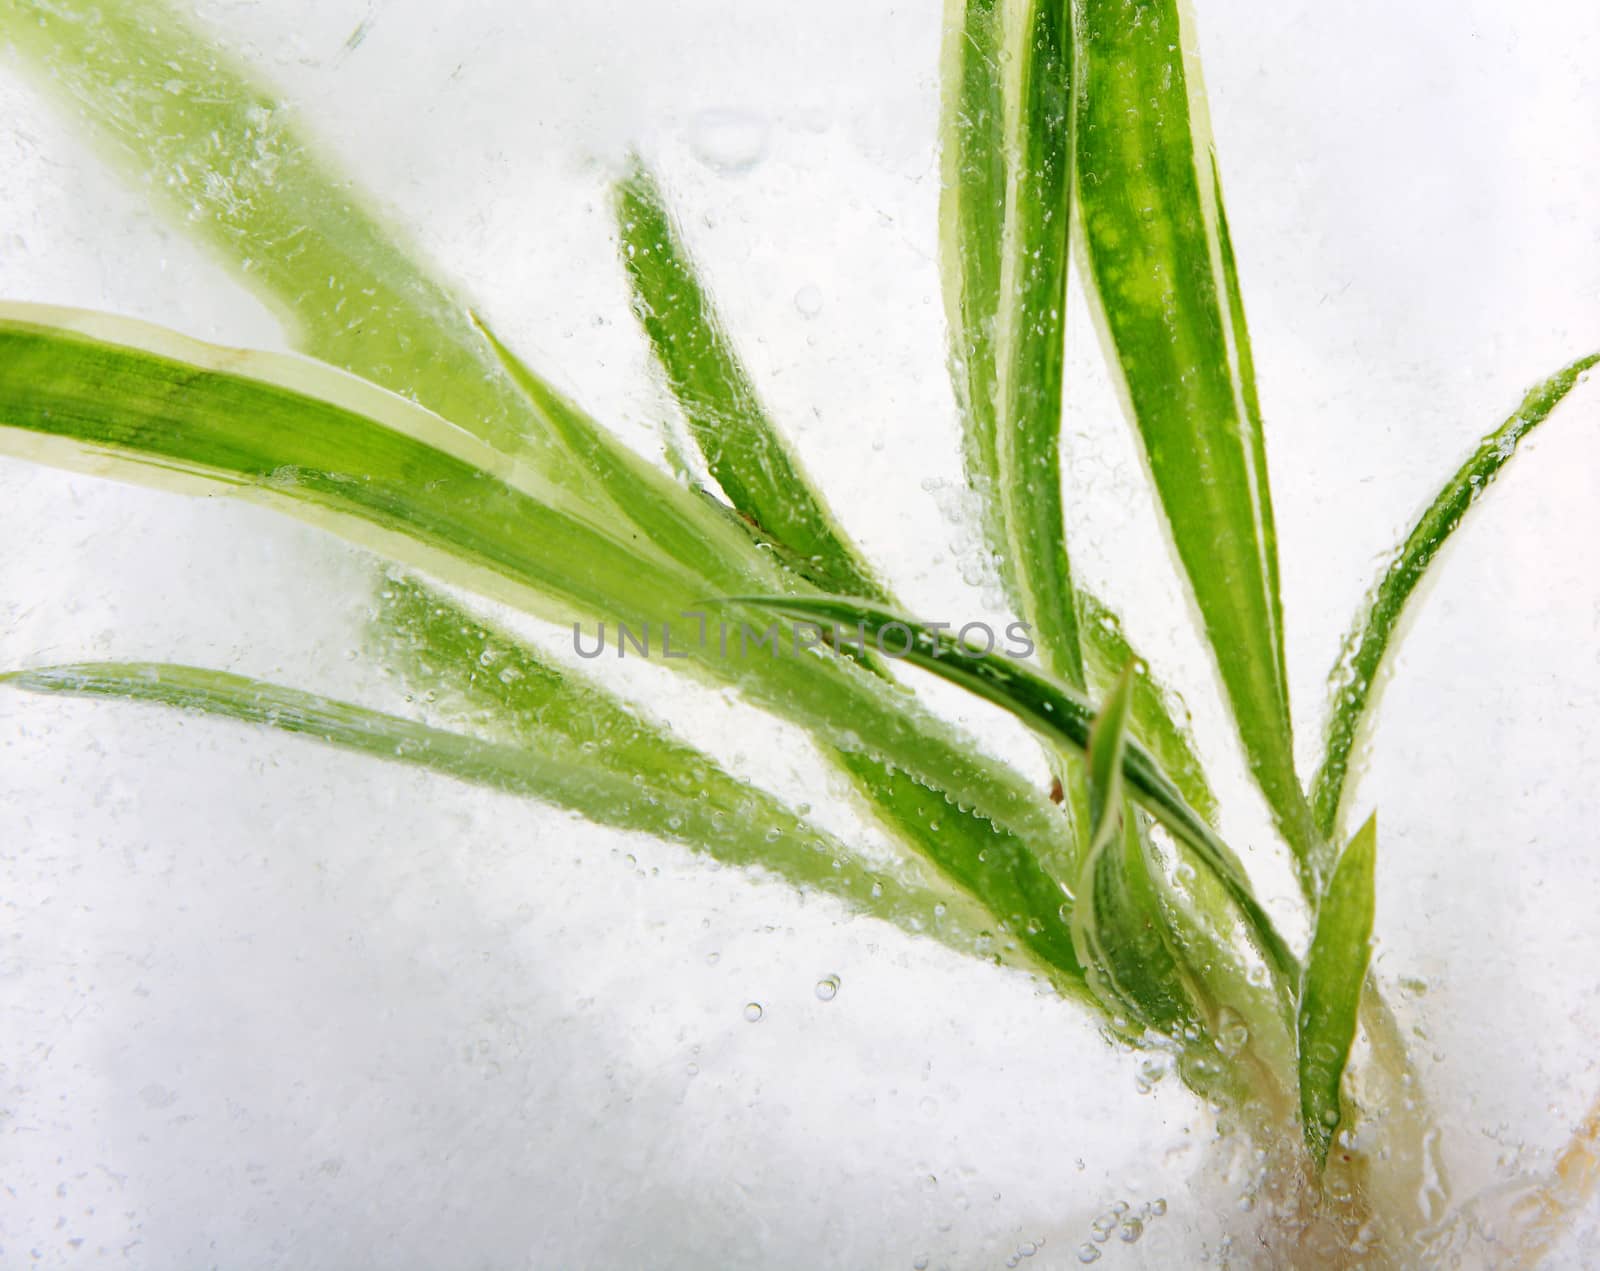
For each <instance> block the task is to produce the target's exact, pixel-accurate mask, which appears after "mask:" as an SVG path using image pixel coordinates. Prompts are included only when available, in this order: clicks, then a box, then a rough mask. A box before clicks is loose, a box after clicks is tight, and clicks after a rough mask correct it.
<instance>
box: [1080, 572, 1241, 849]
mask: <svg viewBox="0 0 1600 1271" xmlns="http://www.w3.org/2000/svg"><path fill="white" fill-rule="evenodd" d="M1078 611H1079V614H1080V615H1081V621H1080V625H1079V628H1078V629H1079V631H1080V633H1081V634H1082V637H1083V652H1084V660H1085V663H1086V669H1087V671H1088V680H1089V688H1090V689H1091V690H1092V691H1094V692H1096V693H1109V692H1110V691H1111V690H1112V688H1113V687H1114V686H1115V685H1116V683H1117V681H1118V677H1119V676H1120V675H1121V674H1122V672H1123V670H1124V668H1126V667H1127V666H1128V665H1129V664H1130V663H1131V664H1133V666H1134V672H1133V700H1132V704H1131V707H1130V710H1131V715H1130V718H1129V728H1130V730H1131V731H1132V734H1133V736H1135V737H1137V738H1138V739H1139V741H1140V742H1141V743H1143V745H1144V747H1145V749H1146V750H1148V751H1149V752H1150V753H1151V754H1152V755H1154V756H1155V758H1156V761H1157V762H1158V763H1159V764H1160V765H1161V767H1162V770H1163V771H1165V772H1166V773H1167V775H1168V776H1170V777H1171V778H1172V781H1173V784H1174V785H1176V786H1177V787H1178V789H1179V790H1181V791H1182V792H1183V797H1184V798H1185V799H1187V800H1188V801H1189V806H1190V807H1192V808H1194V809H1195V811H1197V812H1199V813H1200V815H1201V816H1202V817H1204V818H1205V820H1206V821H1207V822H1208V823H1209V824H1211V825H1213V826H1215V825H1216V823H1217V800H1216V796H1214V795H1213V794H1212V793H1211V787H1210V786H1209V785H1208V784H1207V783H1206V774H1205V769H1204V768H1203V767H1201V765H1200V758H1199V756H1198V755H1197V754H1196V753H1195V749H1194V740H1193V738H1191V737H1190V736H1189V731H1188V729H1187V728H1186V727H1185V726H1184V725H1183V724H1181V723H1179V722H1178V721H1179V719H1180V718H1184V717H1185V711H1184V706H1183V703H1182V702H1181V701H1179V700H1178V699H1177V698H1176V697H1175V696H1174V695H1173V694H1172V693H1170V692H1169V691H1168V690H1167V689H1166V688H1165V687H1163V685H1162V684H1161V683H1160V682H1159V681H1158V680H1156V679H1155V677H1154V676H1153V675H1152V674H1151V672H1150V668H1149V666H1148V665H1147V664H1146V663H1145V661H1144V659H1143V658H1141V657H1140V656H1139V655H1138V654H1137V653H1136V652H1135V651H1134V649H1133V646H1132V645H1130V644H1129V643H1128V640H1127V637H1126V636H1125V635H1124V634H1123V632H1122V624H1121V622H1120V621H1118V619H1117V616H1116V614H1115V613H1113V612H1112V611H1111V610H1110V609H1109V608H1108V607H1107V606H1106V605H1105V604H1104V603H1103V602H1101V601H1099V600H1097V599H1095V597H1094V596H1093V595H1091V594H1090V593H1089V592H1087V591H1085V590H1083V588H1081V587H1080V588H1079V589H1078Z"/></svg>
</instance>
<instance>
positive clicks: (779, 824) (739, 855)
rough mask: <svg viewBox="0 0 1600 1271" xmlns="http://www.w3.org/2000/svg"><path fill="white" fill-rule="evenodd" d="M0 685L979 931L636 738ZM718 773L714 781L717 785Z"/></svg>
mask: <svg viewBox="0 0 1600 1271" xmlns="http://www.w3.org/2000/svg"><path fill="white" fill-rule="evenodd" d="M0 685H7V686H9V687H12V688H18V689H24V690H28V691H31V692H36V693H51V694H61V695H65V696H72V697H91V698H115V699H121V700H125V701H134V702H146V703H154V704H159V705H162V706H167V707H174V708H177V709H181V710H189V711H196V712H200V713H203V714H207V715H213V716H218V717H221V718H226V719H233V720H239V721H242V722H245V723H250V724H258V725H265V726H267V727H270V728H275V729H278V730H279V731H282V732H287V733H293V734H297V735H301V736H305V737H311V738H314V739H316V740H318V741H322V742H325V743H327V744H329V745H333V746H337V747H339V748H341V749H344V750H352V751H356V752H358V753H361V754H366V755H372V756H375V757H377V758H380V759H386V760H391V761H395V762H399V763H405V764H410V765H413V766H415V767H419V768H425V769H428V770H430V771H434V772H439V773H443V774H445V775H447V776H451V777H455V778H457V779H459V780H462V781H467V782H471V783H473V784H477V785H484V786H488V787H490V788H492V789H495V790H502V791H505V792H507V793H510V794H516V795H522V796H525V797H529V798H534V799H539V800H542V801H544V802H547V803H552V804H555V805H556V806H558V807H562V808H565V809H567V810H568V811H571V812H575V813H577V814H578V815H580V816H582V817H584V818H585V819H587V820H590V821H593V822H595V823H596V824H598V825H606V826H611V827H614V828H617V829H624V830H634V831H637V832H640V833H644V834H650V835H653V836H655V837H657V838H663V839H669V840H672V841H675V842H679V843H683V844H686V845H687V846H689V847H690V848H693V849H694V850H696V851H703V852H705V853H707V854H708V855H709V856H711V857H713V858H714V859H716V860H718V861H720V862H722V863H723V864H727V865H733V866H739V867H752V866H753V867H759V868H761V869H765V870H767V871H769V872H771V873H772V874H775V875H777V876H778V877H780V878H783V879H785V880H786V881H788V882H789V883H792V884H793V885H794V886H796V887H798V888H800V889H801V890H803V891H816V892H823V893H826V894H829V895H832V896H836V897H838V898H840V899H842V900H844V901H845V902H847V903H848V904H849V905H850V906H851V908H853V909H855V910H857V911H858V912H861V913H867V914H871V915H872V916H874V917H878V918H882V919H884V920H886V921H889V922H893V923H895V924H896V925H898V926H901V927H904V928H906V929H908V930H912V931H916V932H918V933H926V934H930V935H933V936H935V937H936V938H939V939H941V940H943V941H944V942H946V943H948V944H950V945H951V946H952V947H954V948H957V949H959V950H960V951H961V952H964V953H968V954H973V953H976V952H977V951H978V950H979V949H980V948H982V949H985V950H987V949H989V948H990V947H991V946H990V943H989V942H983V943H981V944H980V941H979V938H978V933H977V932H976V931H974V930H972V929H970V928H967V927H964V926H963V925H962V923H961V921H960V919H959V918H957V917H954V916H952V915H951V913H950V908H949V906H950V901H951V899H952V898H951V896H950V894H949V893H948V892H946V891H944V890H943V889H932V890H930V889H928V888H927V887H925V886H923V885H922V884H920V883H918V882H916V881H907V880H905V879H901V878H896V877H894V876H892V875H890V874H888V873H886V872H884V871H879V870H872V869H868V868H865V867H863V866H862V865H860V864H859V863H858V862H857V861H856V860H854V859H853V856H852V853H851V852H850V851H849V849H848V848H846V847H845V846H844V845H843V844H842V843H840V842H838V841H837V840H835V839H832V838H830V837H829V836H828V835H826V834H825V833H823V832H822V831H820V830H817V829H816V828H815V827H813V826H810V825H808V824H806V823H805V822H804V821H802V820H801V819H799V818H798V817H796V816H795V815H794V814H793V813H791V812H789V811H788V810H787V809H785V808H784V807H782V806H781V805H780V804H778V803H777V802H775V801H774V800H772V799H771V798H769V797H768V796H766V795H763V794H761V793H760V792H758V791H756V790H753V789H750V788H749V787H744V786H741V785H739V783H737V782H732V781H731V779H728V778H725V777H724V778H723V781H724V782H725V783H726V787H725V790H724V793H727V792H730V791H731V790H732V789H733V788H736V790H737V792H736V793H735V794H734V797H733V798H732V800H731V802H730V801H727V800H725V799H722V798H706V797H704V792H703V789H702V784H701V782H699V781H697V780H684V777H685V776H686V775H687V772H686V771H685V769H684V765H685V764H686V763H691V762H692V763H693V765H694V767H695V768H696V769H699V770H701V771H706V772H708V771H712V770H714V769H715V765H714V764H713V763H712V761H711V760H710V759H709V758H707V757H706V756H703V755H698V756H697V755H694V752H692V751H689V750H688V749H687V748H686V747H683V746H682V745H681V743H673V744H672V746H671V748H670V749H667V750H658V749H656V748H655V746H654V743H653V741H650V740H646V739H645V738H644V737H643V736H642V734H640V733H638V732H635V733H634V735H633V737H632V749H633V754H634V756H635V759H636V760H642V762H636V763H633V764H629V765H620V766H619V765H617V764H613V763H606V762H599V761H597V760H596V758H595V755H594V749H593V747H592V746H586V745H585V744H584V739H583V738H582V737H581V736H580V735H577V734H575V733H573V732H571V731H569V726H570V725H572V724H574V723H577V722H579V721H577V720H576V719H575V718H572V717H567V718H564V719H563V720H561V721H560V722H556V721H554V720H553V721H552V722H551V725H550V726H549V728H548V729H541V731H540V734H539V736H540V744H537V745H535V744H531V743H530V741H529V740H528V739H527V738H524V740H523V741H522V742H521V744H517V745H508V744H505V743H503V742H496V741H489V740H484V739H482V738H479V737H474V736H470V735H465V734H462V733H457V732H452V731H450V730H447V729H441V728H433V727H429V726H428V725H426V724H421V723H418V722H416V721H414V720H409V719H402V718H400V717H398V716H394V715H388V714H384V713H382V712H379V711H373V710H369V709H366V708H364V707H360V706H355V705H352V704H350V703H348V702H340V701H336V700H333V699H331V698H327V697H321V696H318V695H316V694H313V693H305V692H301V691H299V690H296V689H291V688H285V687H283V686H280V685H276V684H272V683H268V682H266V681H263V680H257V679H251V678H248V677H246V676H241V675H233V674H229V673H227V672H223V671H212V670H205V669H202V668H198V667H191V666H176V665H171V664H165V663H151V662H89V663H79V664H74V665H67V666H53V667H45V668H41V669H38V670H30V671H20V672H13V673H10V674H7V675H0ZM721 775H722V774H720V773H719V776H721Z"/></svg>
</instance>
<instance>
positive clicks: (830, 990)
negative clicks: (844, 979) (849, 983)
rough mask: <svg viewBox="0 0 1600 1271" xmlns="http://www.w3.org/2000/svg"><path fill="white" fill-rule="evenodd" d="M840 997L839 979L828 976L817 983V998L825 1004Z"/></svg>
mask: <svg viewBox="0 0 1600 1271" xmlns="http://www.w3.org/2000/svg"><path fill="white" fill-rule="evenodd" d="M838 995H839V977H838V976H837V975H826V976H823V978H822V979H820V980H818V981H817V998H818V999H819V1000H820V1001H823V1002H831V1001H833V999H834V998H835V997H837V996H838Z"/></svg>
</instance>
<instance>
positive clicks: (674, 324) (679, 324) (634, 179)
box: [616, 159, 882, 595]
mask: <svg viewBox="0 0 1600 1271" xmlns="http://www.w3.org/2000/svg"><path fill="white" fill-rule="evenodd" d="M616 197H617V232H618V237H619V239H620V242H621V244H622V260H623V264H624V266H625V267H626V269H627V272H628V278H629V280H630V282H631V283H632V285H633V296H634V309H635V312H636V313H637V314H638V315H639V321H640V323H641V325H642V326H643V327H644V330H645V333H646V335H647V336H648V337H649V340H650V347H651V348H652V349H653V350H654V352H655V355H656V358H657V360H658V361H659V362H660V363H661V366H662V369H663V370H664V371H665V372H666V376H667V381H668V383H669V384H670V385H671V386H672V392H673V396H674V397H675V398H676V399H677V402H678V405H679V407H680V408H681V409H682V411H683V413H684V416H685V418H686V419H687V421H688V424H689V431H690V433H691V434H692V435H693V437H694V439H695V443H696V445H697V446H698V447H699V449H700V453H701V454H702V455H703V456H704V457H705V461H706V466H707V467H708V468H709V469H710V471H711V475H712V476H713V477H715V478H716V481H717V484H718V485H719V486H721V487H722V490H723V492H724V493H725V494H726V495H727V496H728V499H729V501H730V502H731V503H732V504H733V506H734V507H735V508H736V509H737V510H738V511H739V513H740V514H742V515H743V516H746V517H748V518H749V519H750V520H751V521H752V522H753V523H754V524H755V526H756V527H757V528H758V529H759V530H760V531H762V532H763V533H766V534H769V535H771V536H772V537H773V538H774V539H776V540H777V541H778V542H780V543H782V544H783V545H784V546H785V547H786V548H787V549H788V550H789V551H790V552H791V553H793V555H794V557H795V558H796V559H797V560H798V561H799V562H801V563H802V567H803V568H804V569H805V571H806V576H807V577H808V578H810V579H811V580H812V581H813V582H815V583H816V584H817V585H818V586H820V587H822V588H823V589H824V590H826V591H843V592H845V593H847V594H850V595H856V594H866V595H879V594H881V590H882V589H881V585H880V584H879V583H878V582H877V581H876V579H875V578H874V577H873V574H872V571H871V570H870V569H869V568H868V567H867V565H866V563H865V562H864V561H863V560H862V558H861V554H860V552H859V551H858V550H857V549H856V548H855V546H854V545H853V544H852V543H851V542H850V541H849V539H848V538H847V537H846V536H845V533H844V531H843V530H842V529H841V528H840V527H839V525H838V524H837V522H836V521H835V519H834V517H833V514H832V513H831V512H830V511H829V510H828V506H827V504H826V502H825V501H824V500H823V498H822V495H821V494H820V493H819V492H818V491H817V490H816V488H815V487H814V486H813V485H812V484H811V482H810V481H809V480H808V479H807V477H806V475H805V472H804V470H803V468H802V467H801V465H800V462H799V460H798V459H797V458H796V457H795V456H794V455H793V454H792V453H791V452H790V448H789V445H788V443H787V442H786V441H785V440H784V438H783V435H782V434H781V433H780V432H779V431H778V430H777V428H776V427H775V426H774V425H773V423H772V421H771V419H770V418H768V416H767V413H766V411H765V409H764V408H763V407H762V405H761V402H760V400H759V398H758V397H757V395H756V390H755V386H754V385H753V384H752V383H751V382H750V377H749V375H748V374H747V373H746V371H745V369H744V365H743V363H742V362H741V361H740V359H739V356H738V354H737V353H736V352H735V351H734V348H733V343H732V341H731V340H730V339H729V337H728V333H727V331H726V330H725V329H724V328H723V325H722V320H721V318H720V317H719V316H718V314H717V311H716V307H715V305H714V304H713V303H712V300H711V297H710V295H709V294H708V293H707V292H706V290H705V289H704V288H703V287H702V286H701V283H700V278H699V275H698V273H697V272H696V270H695V267H694V264H693V262H692V261H691V260H690V258H689V254H688V250H687V249H686V248H685V247H684V244H683V242H682V239H681V237H680V235H679V233H678V229H677V227H676V226H675V225H674V224H673V222H672V216H671V214H670V213H669V212H668V210H667V205H666V200H665V199H664V197H663V196H662V193H661V189H660V187H659V186H658V185H657V183H656V180H655V177H654V176H653V175H652V174H651V173H650V171H649V170H648V169H647V168H646V167H645V166H644V165H643V164H642V163H641V162H639V161H638V160H637V159H635V160H634V161H633V165H632V167H631V169H630V170H629V172H628V174H627V176H626V177H624V178H623V180H622V181H620V182H619V183H618V184H617V188H616Z"/></svg>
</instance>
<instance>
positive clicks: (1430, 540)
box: [1311, 353, 1600, 838]
mask: <svg viewBox="0 0 1600 1271" xmlns="http://www.w3.org/2000/svg"><path fill="white" fill-rule="evenodd" d="M1596 365H1600V353H1591V354H1588V355H1586V356H1584V357H1580V358H1578V359H1576V360H1575V361H1572V362H1569V363H1568V364H1567V365H1566V366H1564V367H1562V368H1561V369H1560V370H1559V371H1557V372H1556V373H1555V374H1554V375H1551V376H1549V377H1548V378H1547V379H1544V380H1541V381H1540V382H1539V383H1537V384H1535V385H1534V386H1533V387H1532V388H1530V389H1529V390H1528V391H1527V393H1526V394H1525V395H1524V396H1523V399H1522V402H1521V404H1520V405H1519V406H1518V407H1517V409H1516V410H1515V411H1513V412H1512V414H1511V416H1510V417H1509V418H1508V419H1507V420H1506V421H1505V423H1503V424H1501V426H1500V427H1499V428H1497V429H1495V431H1493V432H1491V433H1490V434H1488V436H1486V437H1484V438H1483V440H1482V441H1480V442H1479V443H1478V446H1477V449H1476V450H1474V451H1473V453H1472V454H1471V455H1469V456H1468V458H1467V460H1466V462H1465V463H1464V464H1462V465H1461V467H1460V468H1458V469H1457V470H1456V472H1455V474H1454V475H1453V476H1452V477H1451V478H1450V480H1449V481H1447V482H1446V483H1445V485H1444V487H1443V489H1441V490H1440V491H1439V493H1438V494H1437V495H1436V496H1435V497H1434V499H1433V502H1432V503H1430V504H1429V505H1428V507H1427V509H1426V510H1425V511H1424V512H1423V514H1422V516H1421V517H1420V518H1419V519H1418V520H1417V523H1416V525H1414V526H1413V527H1412V529H1411V532H1410V533H1409V534H1407V535H1406V538H1405V541H1404V542H1403V543H1402V544H1401V546H1400V549H1399V551H1398V552H1397V553H1396V555H1395V558H1394V559H1393V560H1392V561H1391V562H1390V564H1389V566H1388V568H1387V569H1386V570H1385V571H1384V573H1383V576H1382V577H1381V578H1380V579H1379V580H1378V582H1377V584H1376V585H1375V586H1374V587H1373V589H1372V591H1371V592H1370V593H1369V594H1368V599H1367V602H1366V604H1365V606H1364V612H1363V613H1362V614H1360V615H1358V617H1357V619H1356V623H1355V625H1354V627H1353V628H1352V630H1351V634H1350V635H1349V637H1347V638H1346V640H1345V649H1344V653H1343V654H1342V655H1341V658H1340V662H1339V665H1337V666H1335V668H1334V670H1333V673H1332V675H1331V676H1330V677H1329V678H1330V680H1331V681H1332V682H1333V684H1334V686H1335V691H1334V700H1333V706H1332V709H1331V710H1330V712H1329V716H1328V723H1327V726H1326V729H1325V731H1324V736H1323V759H1322V762H1321V764H1319V765H1318V768H1317V772H1316V775H1315V777H1314V778H1313V779H1312V783H1311V806H1312V810H1313V814H1314V815H1315V817H1316V821H1317V826H1318V828H1319V829H1320V830H1321V832H1322V833H1323V834H1324V835H1325V836H1327V837H1330V838H1331V837H1332V836H1333V835H1334V833H1335V832H1336V831H1337V829H1338V820H1339V809H1340V805H1341V803H1342V801H1343V798H1344V792H1345V781H1346V778H1347V777H1348V775H1349V769H1350V760H1351V756H1352V754H1353V752H1354V750H1355V747H1356V742H1357V739H1358V738H1359V736H1360V733H1361V729H1362V725H1363V723H1364V721H1365V719H1366V716H1367V713H1368V710H1369V708H1370V706H1371V702H1372V692H1373V689H1374V688H1375V687H1376V685H1377V683H1378V676H1379V672H1380V671H1381V670H1382V667H1383V663H1384V659H1385V656H1386V655H1387V653H1388V651H1389V646H1390V644H1391V643H1392V642H1393V640H1394V637H1395V633H1396V631H1397V630H1398V629H1399V626H1400V620H1401V618H1402V616H1403V615H1404V613H1405V610H1406V605H1407V602H1408V601H1409V600H1410V599H1411V596H1412V594H1413V593H1414V592H1415V591H1416V589H1417V586H1418V585H1419V584H1420V583H1421V581H1422V579H1423V577H1424V576H1425V575H1426V573H1427V571H1428V568H1429V566H1431V565H1432V564H1433V562H1434V560H1435V558H1436V557H1437V556H1438V554H1439V552H1440V551H1441V550H1442V549H1443V548H1444V546H1445V543H1446V542H1447V541H1448V540H1449V538H1450V535H1451V534H1453V533H1454V532H1455V530H1456V528H1457V527H1458V526H1459V525H1460V524H1461V522H1462V521H1463V520H1464V519H1465V518H1466V515H1467V513H1468V512H1469V511H1470V510H1471V508H1472V505H1473V503H1474V502H1476V501H1477V499H1478V498H1479V496H1480V495H1481V494H1482V493H1483V492H1484V491H1485V490H1487V489H1488V487H1489V485H1490V483H1491V482H1493V481H1494V479H1495V478H1496V477H1497V476H1498V475H1499V474H1500V471H1501V469H1502V468H1504V467H1505V465H1506V464H1507V463H1509V462H1510V461H1511V459H1512V458H1513V457H1514V456H1515V455H1516V453H1517V449H1518V447H1519V446H1520V445H1521V443H1522V441H1523V440H1524V439H1525V438H1526V437H1527V436H1528V434H1529V433H1531V432H1532V431H1533V430H1534V429H1535V428H1537V427H1538V426H1539V425H1540V424H1542V423H1543V422H1544V421H1545V420H1546V419H1548V418H1549V417H1550V414H1551V412H1552V411H1554V410H1555V408H1556V407H1557V406H1559V405H1560V404H1561V402H1562V401H1563V400H1564V399H1565V398H1566V396H1567V394H1568V393H1570V392H1571V391H1572V389H1573V388H1574V387H1576V386H1577V384H1578V383H1579V382H1580V381H1581V380H1582V378H1583V377H1584V375H1585V374H1586V372H1588V371H1589V370H1590V369H1591V368H1593V367H1594V366H1596Z"/></svg>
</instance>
